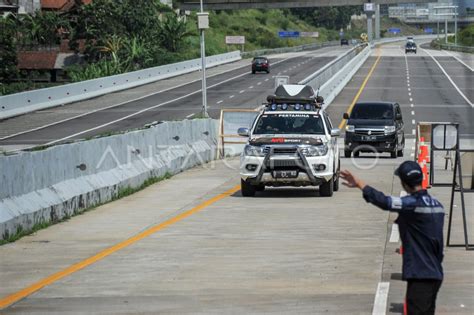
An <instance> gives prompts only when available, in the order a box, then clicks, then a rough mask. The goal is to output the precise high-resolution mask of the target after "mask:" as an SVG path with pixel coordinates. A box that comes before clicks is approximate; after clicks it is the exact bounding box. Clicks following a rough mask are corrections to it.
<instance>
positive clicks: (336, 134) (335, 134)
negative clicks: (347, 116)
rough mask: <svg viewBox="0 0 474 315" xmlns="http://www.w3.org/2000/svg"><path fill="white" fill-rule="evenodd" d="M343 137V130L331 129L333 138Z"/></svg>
mask: <svg viewBox="0 0 474 315" xmlns="http://www.w3.org/2000/svg"><path fill="white" fill-rule="evenodd" d="M340 135H341V129H339V128H334V129H331V137H339V136H340Z"/></svg>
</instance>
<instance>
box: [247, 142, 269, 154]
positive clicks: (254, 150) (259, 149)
mask: <svg viewBox="0 0 474 315" xmlns="http://www.w3.org/2000/svg"><path fill="white" fill-rule="evenodd" d="M244 154H245V155H247V156H265V154H266V153H265V147H264V146H253V145H249V144H247V145H246V146H245V148H244Z"/></svg>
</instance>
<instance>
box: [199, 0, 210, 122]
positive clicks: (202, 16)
mask: <svg viewBox="0 0 474 315" xmlns="http://www.w3.org/2000/svg"><path fill="white" fill-rule="evenodd" d="M202 1H203V0H200V4H201V12H199V13H198V14H197V15H198V28H199V30H200V33H201V71H202V115H203V117H209V115H208V113H207V83H206V43H205V36H204V35H205V31H204V30H205V29H208V28H209V13H207V12H204V5H203V2H202Z"/></svg>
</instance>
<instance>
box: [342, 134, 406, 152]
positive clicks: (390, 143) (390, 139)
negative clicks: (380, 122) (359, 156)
mask: <svg viewBox="0 0 474 315" xmlns="http://www.w3.org/2000/svg"><path fill="white" fill-rule="evenodd" d="M364 137H365V136H362V135H357V134H354V133H352V132H346V136H345V138H344V145H345V146H344V149H345V150H349V151H354V149H358V150H359V151H361V152H392V151H393V150H395V148H396V146H397V134H396V133H393V134H389V135H383V136H376V137H375V139H374V140H365V138H364Z"/></svg>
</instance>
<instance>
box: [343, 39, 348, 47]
mask: <svg viewBox="0 0 474 315" xmlns="http://www.w3.org/2000/svg"><path fill="white" fill-rule="evenodd" d="M343 45H347V46H349V40H348V39H347V38H342V39H341V46H343Z"/></svg>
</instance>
